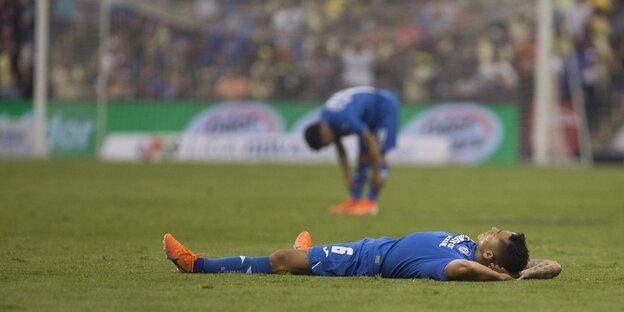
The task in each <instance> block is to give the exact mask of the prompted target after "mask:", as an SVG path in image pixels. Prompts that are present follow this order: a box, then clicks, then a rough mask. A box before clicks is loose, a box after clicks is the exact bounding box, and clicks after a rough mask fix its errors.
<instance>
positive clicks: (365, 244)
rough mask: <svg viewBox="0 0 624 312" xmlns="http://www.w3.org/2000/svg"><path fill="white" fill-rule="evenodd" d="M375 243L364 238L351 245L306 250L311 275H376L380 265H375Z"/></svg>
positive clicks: (317, 247) (334, 245)
mask: <svg viewBox="0 0 624 312" xmlns="http://www.w3.org/2000/svg"><path fill="white" fill-rule="evenodd" d="M375 241H376V240H375V239H370V238H365V239H363V240H361V241H358V242H353V243H344V244H332V245H326V246H315V247H312V248H310V249H309V250H308V264H309V265H310V270H311V271H312V274H313V275H321V276H374V275H377V274H379V272H380V263H375V256H376V255H375V253H376V249H377V248H376V247H377V244H375ZM378 259H379V258H378ZM377 262H379V261H377Z"/></svg>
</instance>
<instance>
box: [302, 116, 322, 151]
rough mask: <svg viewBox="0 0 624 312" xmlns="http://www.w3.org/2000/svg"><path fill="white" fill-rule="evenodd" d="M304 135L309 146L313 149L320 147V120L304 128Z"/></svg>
mask: <svg viewBox="0 0 624 312" xmlns="http://www.w3.org/2000/svg"><path fill="white" fill-rule="evenodd" d="M304 137H305V140H306V142H308V146H310V148H312V149H313V150H319V149H321V147H323V146H322V142H321V122H315V123H313V124H311V125H309V126H308V127H307V128H306V129H305V134H304Z"/></svg>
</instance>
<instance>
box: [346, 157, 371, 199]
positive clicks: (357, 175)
mask: <svg viewBox="0 0 624 312" xmlns="http://www.w3.org/2000/svg"><path fill="white" fill-rule="evenodd" d="M369 169H370V165H369V164H359V163H358V165H357V167H356V168H355V171H354V172H353V176H351V193H350V195H351V198H353V199H358V198H360V197H361V196H362V190H363V189H364V185H366V180H367V179H368V172H369V171H370V170H369Z"/></svg>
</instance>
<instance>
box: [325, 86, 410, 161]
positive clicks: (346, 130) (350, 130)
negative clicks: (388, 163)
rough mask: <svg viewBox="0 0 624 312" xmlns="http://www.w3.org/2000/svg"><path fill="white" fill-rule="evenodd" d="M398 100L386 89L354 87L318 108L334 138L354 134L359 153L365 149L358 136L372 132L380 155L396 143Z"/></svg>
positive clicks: (331, 98) (341, 92) (361, 136)
mask: <svg viewBox="0 0 624 312" xmlns="http://www.w3.org/2000/svg"><path fill="white" fill-rule="evenodd" d="M398 114H399V102H398V100H397V99H396V97H395V96H394V95H393V94H392V93H391V92H390V91H387V90H382V89H376V88H373V87H354V88H349V89H345V90H342V91H340V92H338V93H335V94H334V95H332V96H331V97H330V98H329V99H328V100H327V102H325V105H324V107H323V109H322V110H321V121H323V122H326V123H327V124H328V125H329V126H330V128H331V129H332V130H333V132H334V134H335V135H336V136H338V137H342V136H346V135H350V134H356V135H357V136H358V137H359V140H360V153H362V152H365V149H366V146H364V144H363V141H362V138H363V136H364V133H365V132H366V130H368V131H370V132H372V133H373V134H375V136H376V138H377V141H378V143H379V146H380V149H381V152H382V154H383V153H385V152H387V151H388V150H390V149H392V148H394V147H395V145H396V134H397V128H398Z"/></svg>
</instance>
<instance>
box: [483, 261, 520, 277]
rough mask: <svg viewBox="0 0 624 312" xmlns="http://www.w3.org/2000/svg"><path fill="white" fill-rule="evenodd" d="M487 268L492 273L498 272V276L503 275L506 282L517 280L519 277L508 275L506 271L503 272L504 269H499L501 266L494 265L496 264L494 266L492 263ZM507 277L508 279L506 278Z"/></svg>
mask: <svg viewBox="0 0 624 312" xmlns="http://www.w3.org/2000/svg"><path fill="white" fill-rule="evenodd" d="M489 268H490V270H492V271H494V272H498V273H500V274H503V275H505V279H506V280H510V279H519V275H518V274H511V273H509V272H508V271H507V270H505V268H503V267H501V266H498V265H496V264H494V263H490V266H489ZM507 276H508V277H509V278H507Z"/></svg>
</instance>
